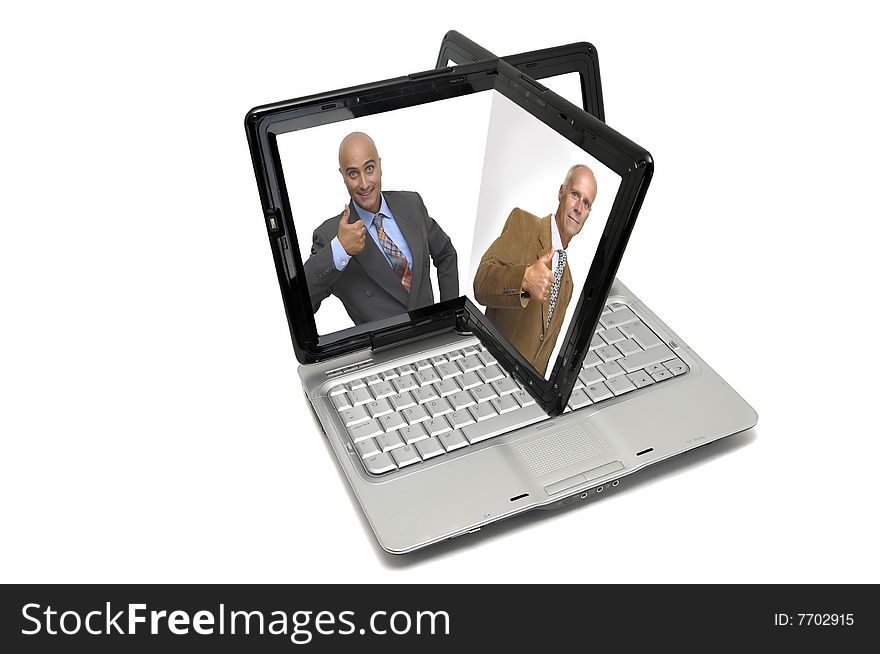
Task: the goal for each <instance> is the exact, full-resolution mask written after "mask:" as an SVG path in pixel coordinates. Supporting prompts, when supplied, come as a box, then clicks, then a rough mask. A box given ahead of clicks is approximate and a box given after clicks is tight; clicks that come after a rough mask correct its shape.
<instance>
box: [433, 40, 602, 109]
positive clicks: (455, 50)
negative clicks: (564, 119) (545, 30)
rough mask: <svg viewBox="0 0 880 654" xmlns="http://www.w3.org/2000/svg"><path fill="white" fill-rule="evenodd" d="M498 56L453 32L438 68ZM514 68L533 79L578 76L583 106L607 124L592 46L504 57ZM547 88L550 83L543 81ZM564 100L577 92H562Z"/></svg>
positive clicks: (445, 42) (439, 57) (574, 45)
mask: <svg viewBox="0 0 880 654" xmlns="http://www.w3.org/2000/svg"><path fill="white" fill-rule="evenodd" d="M495 58H496V56H495V55H494V54H493V53H491V52H489V50H487V49H486V48H484V47H483V46H481V45H480V44H478V43H476V42H474V41H472V40H471V39H469V38H468V37H466V36H465V35H464V34H462V33H460V32H458V31H456V30H450V31H449V32H447V33H446V35H445V36H444V37H443V41H442V42H441V43H440V53H439V54H438V55H437V63H436V65H435V68H445V67H447V66H449V64H450V63H451V64H453V65H458V64H466V63H472V62H475V61H481V60H483V59H495ZM502 58H503V59H504V61H506V62H507V63H508V64H510V65H511V66H514V67H516V68H517V69H519V70H520V71H522V72H523V73H526V74H527V75H528V76H529V77H531V78H532V79H534V80H543V79H546V78H552V77H559V76H567V75H569V74H576V75H577V76H578V84H579V86H580V96H581V106H582V107H583V109H584V111H586V112H587V113H589V114H592V115H594V116H595V117H596V118H598V119H599V120H601V121H603V122H604V121H605V106H604V104H603V102H602V82H601V79H600V76H599V54H598V52H597V51H596V47H595V46H594V45H593V44H591V43H586V42H580V43H570V44H568V45H560V46H556V47H553V48H543V49H541V50H533V51H531V52H523V53H520V54H514V55H507V56H505V57H502ZM544 85H545V86H547V85H548V82H544ZM551 88H553V89H554V90H556V92H557V93H558V94H559V95H561V96H562V97H564V98H574V97H575V96H576V95H577V94H576V93H560V91H559V90H558V89H556V88H555V87H554V86H551Z"/></svg>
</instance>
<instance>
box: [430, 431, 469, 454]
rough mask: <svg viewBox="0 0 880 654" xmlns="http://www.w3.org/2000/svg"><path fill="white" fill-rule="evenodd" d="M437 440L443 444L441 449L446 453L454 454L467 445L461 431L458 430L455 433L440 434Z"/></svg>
mask: <svg viewBox="0 0 880 654" xmlns="http://www.w3.org/2000/svg"><path fill="white" fill-rule="evenodd" d="M437 440H439V441H440V442H441V443H443V447H445V448H446V451H447V452H454V451H455V450H458V449H461V448H462V447H467V444H468V442H467V441H466V440H465V439H464V436H462V434H461V431H460V430H458V429H456V430H455V431H448V432H446V433H445V434H440V435H439V436H438V437H437Z"/></svg>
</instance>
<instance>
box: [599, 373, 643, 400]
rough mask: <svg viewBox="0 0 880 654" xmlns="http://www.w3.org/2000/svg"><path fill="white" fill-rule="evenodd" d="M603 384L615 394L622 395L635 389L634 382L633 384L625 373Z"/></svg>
mask: <svg viewBox="0 0 880 654" xmlns="http://www.w3.org/2000/svg"><path fill="white" fill-rule="evenodd" d="M605 385H606V386H607V387H608V388H610V389H611V392H612V393H614V394H615V395H623V394H624V393H629V392H630V391H634V390H636V386H635V384H633V383H632V382H631V381H630V380H629V379H628V378H627V376H626V375H621V376H620V377H615V378H614V379H609V380H608V381H607V382H605Z"/></svg>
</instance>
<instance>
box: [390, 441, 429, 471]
mask: <svg viewBox="0 0 880 654" xmlns="http://www.w3.org/2000/svg"><path fill="white" fill-rule="evenodd" d="M391 458H392V459H394V462H395V463H396V464H397V466H398V467H399V468H403V467H406V466H411V465H412V464H413V463H419V462H420V461H421V460H422V459H421V457H420V456H419V453H418V452H416V448H414V447H413V446H412V445H404V446H403V447H401V448H399V449H396V450H391Z"/></svg>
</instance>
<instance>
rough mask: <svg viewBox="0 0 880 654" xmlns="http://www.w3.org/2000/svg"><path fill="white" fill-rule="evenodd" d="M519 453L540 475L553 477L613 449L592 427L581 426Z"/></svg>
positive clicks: (526, 446) (531, 444) (540, 440)
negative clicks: (573, 465) (566, 468)
mask: <svg viewBox="0 0 880 654" xmlns="http://www.w3.org/2000/svg"><path fill="white" fill-rule="evenodd" d="M516 449H517V452H519V454H520V456H522V458H523V459H525V462H526V463H527V464H529V467H530V468H531V469H532V472H534V473H535V474H536V475H538V476H541V475H549V474H550V473H551V472H555V471H557V470H561V469H562V468H565V467H567V466H570V465H572V464H576V463H581V462H583V461H587V460H588V459H592V458H593V457H595V456H599V455H600V454H607V453H608V452H610V451H611V450H610V448H609V447H608V445H607V444H606V443H605V440H604V439H603V438H602V436H601V435H600V434H599V432H597V431H596V430H595V429H593V427H592V426H591V425H578V426H577V427H571V428H569V429H565V430H563V431H560V432H556V433H553V434H547V435H546V436H544V437H543V438H538V439H535V440H533V441H528V442H527V443H523V444H522V445H520V446H518V447H517V448H516Z"/></svg>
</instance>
